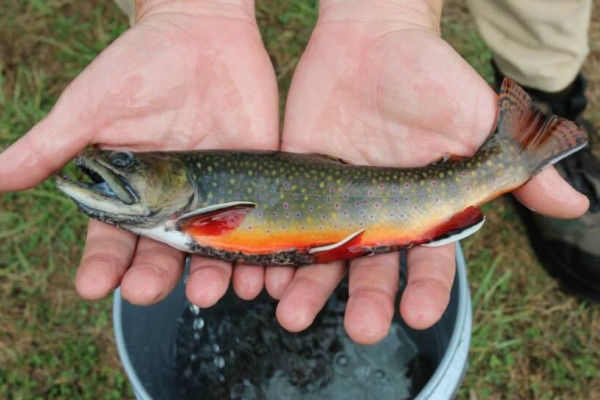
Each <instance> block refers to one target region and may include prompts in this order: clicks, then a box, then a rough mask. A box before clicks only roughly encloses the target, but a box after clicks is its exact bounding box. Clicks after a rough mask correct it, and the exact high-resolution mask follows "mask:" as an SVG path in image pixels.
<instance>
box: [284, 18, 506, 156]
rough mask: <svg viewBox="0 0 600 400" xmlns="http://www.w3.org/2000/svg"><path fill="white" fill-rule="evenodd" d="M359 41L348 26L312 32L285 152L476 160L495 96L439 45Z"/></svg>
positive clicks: (411, 37) (416, 39) (417, 39)
mask: <svg viewBox="0 0 600 400" xmlns="http://www.w3.org/2000/svg"><path fill="white" fill-rule="evenodd" d="M353 35H354V36H356V34H353V33H352V27H350V26H349V27H346V28H345V29H344V27H340V26H331V25H329V26H326V27H320V28H319V30H317V31H316V32H315V35H314V36H313V39H312V41H311V45H310V46H309V49H308V51H307V52H306V54H305V56H304V57H303V59H302V62H301V64H300V65H299V66H298V70H297V72H296V75H295V77H294V85H293V86H292V89H291V93H290V100H289V107H288V109H287V113H286V127H285V128H286V135H285V136H284V144H285V146H286V147H287V148H290V149H297V150H303V151H306V150H314V151H318V150H321V149H323V148H326V149H327V151H331V152H333V153H335V154H336V155H338V156H341V157H345V158H347V159H349V160H350V161H353V162H358V163H368V164H373V165H378V164H379V165H396V166H414V165H423V164H427V163H428V162H431V161H432V160H434V159H435V158H437V157H440V156H442V155H443V154H444V153H448V152H450V153H456V154H463V155H468V154H471V153H472V152H473V150H474V149H475V148H476V147H477V146H478V145H479V144H480V143H481V141H482V140H483V139H484V138H485V136H486V135H487V134H488V133H489V129H490V128H491V125H492V123H493V119H494V113H495V108H494V95H493V92H492V90H491V88H490V87H489V86H488V85H487V84H486V83H485V81H483V80H482V79H481V77H479V75H477V74H476V73H475V71H473V70H472V69H471V68H470V67H469V66H468V64H466V62H465V61H464V60H463V59H461V58H460V57H459V56H458V54H456V53H455V52H454V50H453V49H452V48H451V47H450V46H449V45H447V44H446V43H445V42H444V41H442V40H441V39H440V38H439V37H437V36H436V35H434V34H433V33H430V32H426V31H423V30H415V31H400V32H394V33H390V34H387V35H383V36H380V37H377V36H376V35H375V34H373V35H372V37H365V36H364V34H363V35H362V36H361V37H360V40H353ZM321 38H326V40H325V39H321ZM332 43H335V45H333V47H332ZM425 49H426V50H425ZM351 55H352V56H351ZM314 87H318V88H319V90H314ZM300 125H302V126H300ZM325 132H327V133H328V134H327V135H324V133H325Z"/></svg>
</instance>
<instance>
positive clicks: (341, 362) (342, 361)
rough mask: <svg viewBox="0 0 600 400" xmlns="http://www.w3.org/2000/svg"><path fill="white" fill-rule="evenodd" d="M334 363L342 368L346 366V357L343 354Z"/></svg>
mask: <svg viewBox="0 0 600 400" xmlns="http://www.w3.org/2000/svg"><path fill="white" fill-rule="evenodd" d="M336 361H337V364H338V365H340V366H342V367H344V366H346V365H348V357H346V356H345V355H344V354H342V355H340V356H339V357H338V358H337V360H336Z"/></svg>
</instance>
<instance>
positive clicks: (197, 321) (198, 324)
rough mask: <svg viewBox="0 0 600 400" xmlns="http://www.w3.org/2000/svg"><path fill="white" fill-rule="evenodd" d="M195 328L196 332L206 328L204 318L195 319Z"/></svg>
mask: <svg viewBox="0 0 600 400" xmlns="http://www.w3.org/2000/svg"><path fill="white" fill-rule="evenodd" d="M193 327H194V330H196V331H199V330H200V329H202V328H204V318H196V319H194V324H193Z"/></svg>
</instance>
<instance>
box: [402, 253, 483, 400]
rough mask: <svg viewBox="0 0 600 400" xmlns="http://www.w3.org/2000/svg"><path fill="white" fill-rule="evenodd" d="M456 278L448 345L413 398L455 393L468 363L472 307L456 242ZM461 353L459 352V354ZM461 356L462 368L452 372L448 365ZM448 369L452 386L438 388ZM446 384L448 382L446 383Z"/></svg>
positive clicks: (463, 266) (464, 268) (463, 261)
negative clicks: (455, 378)
mask: <svg viewBox="0 0 600 400" xmlns="http://www.w3.org/2000/svg"><path fill="white" fill-rule="evenodd" d="M455 247H456V279H458V281H457V283H458V308H457V310H456V321H455V322H454V329H453V330H452V336H451V337H450V341H449V342H448V348H447V350H446V352H445V353H444V356H443V357H442V359H441V361H440V363H439V365H438V367H437V368H436V369H435V371H434V373H433V375H432V376H431V378H429V381H428V382H427V384H426V385H425V386H424V387H423V389H421V391H420V392H419V394H418V395H417V396H416V397H415V399H414V400H425V399H430V398H435V397H431V396H432V395H439V394H441V393H440V392H441V391H444V392H447V390H448V389H451V390H452V393H453V396H452V397H454V395H456V393H457V391H458V389H459V388H460V384H461V382H462V381H463V378H464V375H465V372H466V370H467V364H468V353H469V348H470V347H471V346H470V343H471V330H472V308H471V291H470V289H469V282H468V279H467V268H466V262H465V257H464V254H463V252H462V248H461V246H460V244H459V243H458V242H457V243H456V246H455ZM460 353H462V354H460ZM458 357H460V358H464V359H465V362H464V364H463V369H462V371H460V373H459V374H456V372H454V371H450V367H451V365H452V364H453V363H455V362H456V359H457V358H458ZM450 372H454V374H455V376H456V377H457V380H456V382H455V383H453V385H454V386H453V387H452V386H450V385H449V386H447V387H444V388H442V387H440V385H442V383H444V381H443V379H444V377H446V375H447V374H448V373H450ZM447 384H450V382H447ZM438 390H439V392H438Z"/></svg>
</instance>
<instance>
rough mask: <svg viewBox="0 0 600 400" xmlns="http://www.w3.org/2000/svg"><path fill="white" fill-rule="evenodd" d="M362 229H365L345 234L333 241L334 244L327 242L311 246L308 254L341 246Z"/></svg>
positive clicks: (361, 231)
mask: <svg viewBox="0 0 600 400" xmlns="http://www.w3.org/2000/svg"><path fill="white" fill-rule="evenodd" d="M364 231H365V230H364V229H361V230H359V231H356V232H354V233H351V234H350V235H348V236H346V237H345V238H343V239H342V240H340V241H339V242H337V243H334V244H328V245H327V246H319V247H313V248H312V249H310V250H309V251H308V254H315V253H319V252H321V251H329V250H333V249H335V248H338V247H340V246H343V245H345V244H346V243H348V242H349V241H351V240H352V239H354V238H355V237H357V236H358V235H360V234H361V233H363V232H364Z"/></svg>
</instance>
